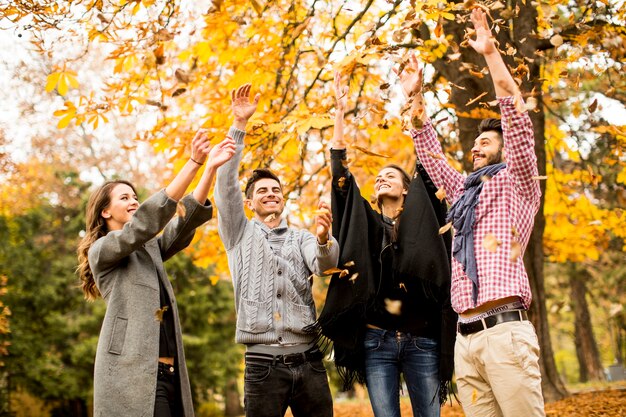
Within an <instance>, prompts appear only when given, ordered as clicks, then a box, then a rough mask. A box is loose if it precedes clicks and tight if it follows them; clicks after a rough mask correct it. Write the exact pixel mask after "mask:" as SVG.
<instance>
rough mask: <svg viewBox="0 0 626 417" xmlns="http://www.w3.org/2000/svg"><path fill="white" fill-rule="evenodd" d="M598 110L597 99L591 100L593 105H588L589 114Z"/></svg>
mask: <svg viewBox="0 0 626 417" xmlns="http://www.w3.org/2000/svg"><path fill="white" fill-rule="evenodd" d="M597 108H598V99H595V100H593V103H591V104H590V105H589V109H588V110H589V113H593V112H594V111H596V109H597Z"/></svg>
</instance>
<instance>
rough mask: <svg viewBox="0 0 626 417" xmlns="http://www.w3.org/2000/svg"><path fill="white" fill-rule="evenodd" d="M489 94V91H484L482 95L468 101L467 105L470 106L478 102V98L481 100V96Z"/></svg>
mask: <svg viewBox="0 0 626 417" xmlns="http://www.w3.org/2000/svg"><path fill="white" fill-rule="evenodd" d="M486 95H487V92H486V91H485V92H484V93H482V94H481V95H479V96H478V97H474V98H473V99H472V100H470V101H468V102H467V103H465V105H466V106H470V105H472V104H474V103H476V102H477V101H478V100H480V99H481V98H483V97H485V96H486Z"/></svg>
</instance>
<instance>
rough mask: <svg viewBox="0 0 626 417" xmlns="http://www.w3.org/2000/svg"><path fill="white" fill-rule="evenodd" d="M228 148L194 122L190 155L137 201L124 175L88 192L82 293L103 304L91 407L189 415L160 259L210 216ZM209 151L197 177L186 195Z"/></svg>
mask: <svg viewBox="0 0 626 417" xmlns="http://www.w3.org/2000/svg"><path fill="white" fill-rule="evenodd" d="M234 152H235V144H234V141H233V140H232V139H230V138H227V139H225V140H224V141H222V142H221V143H220V144H218V145H216V146H215V147H212V148H211V150H210V151H209V140H208V138H207V132H206V131H205V130H200V131H198V133H197V134H196V136H195V137H194V139H193V141H192V150H191V158H190V159H189V161H187V163H186V164H185V165H184V166H183V168H182V169H181V170H180V172H179V173H178V174H177V175H176V177H175V178H174V179H173V180H172V182H171V183H170V184H169V185H168V186H167V187H166V188H165V189H164V190H161V191H159V192H157V193H156V194H154V195H153V196H152V197H150V198H148V199H147V200H146V201H145V202H144V203H142V204H141V205H140V204H139V202H138V201H137V196H136V193H135V189H134V187H133V186H132V185H131V184H130V183H128V182H126V181H110V182H107V183H105V184H104V185H102V186H101V187H99V188H98V189H97V190H96V191H95V192H94V193H93V194H92V195H91V197H90V198H89V202H88V205H87V215H86V223H87V224H86V234H85V237H84V238H83V240H82V241H81V243H80V245H79V248H78V259H79V267H78V270H79V274H80V278H81V285H82V289H83V292H84V293H85V298H86V299H87V300H94V299H96V298H97V297H98V296H101V297H102V298H103V299H104V301H105V303H106V305H107V310H106V314H105V317H104V322H103V324H102V329H101V331H100V338H99V340H98V348H97V351H96V361H95V370H94V416H95V417H116V416H120V417H121V416H123V417H144V416H145V417H151V416H155V417H161V416H167V417H169V416H184V417H190V416H193V415H194V411H193V404H192V400H191V389H190V386H189V377H188V375H187V368H186V364H185V355H184V352H183V343H182V333H181V328H180V323H179V318H178V308H177V305H176V300H175V298H174V293H173V289H172V285H171V284H170V282H169V280H168V278H167V275H166V273H165V268H164V266H163V262H164V261H166V260H167V259H169V258H170V257H172V256H173V255H175V254H176V253H177V252H179V251H181V250H182V249H184V248H185V247H187V246H188V245H189V243H190V242H191V240H192V238H193V235H194V233H195V229H196V227H198V226H200V225H201V224H203V223H205V222H206V221H208V220H209V219H210V218H211V216H212V206H211V203H210V202H209V201H208V200H207V195H208V193H209V189H210V187H211V184H212V182H213V178H214V176H215V172H216V170H217V168H218V167H219V166H221V165H222V164H223V163H225V162H226V161H228V160H229V159H230V158H231V157H232V156H233V154H234ZM207 156H208V162H207V167H206V169H205V170H204V172H203V174H202V177H201V179H200V181H199V182H198V185H197V187H196V188H195V190H194V191H193V193H192V194H191V195H188V196H186V197H184V198H183V195H184V194H185V192H186V190H187V188H188V187H189V185H190V184H191V181H192V180H193V178H194V177H195V175H196V173H197V172H198V170H199V169H200V167H201V166H202V165H204V162H205V161H206V160H207ZM181 199H182V200H181ZM179 200H180V203H179ZM179 204H180V205H181V208H180V209H179V210H178V214H179V215H178V216H176V217H174V214H175V213H176V212H177V206H178V205H179ZM161 231H163V233H162V234H160V235H158V234H159V232H161ZM157 235H158V236H157Z"/></svg>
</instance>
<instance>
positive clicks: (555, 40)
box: [550, 35, 563, 47]
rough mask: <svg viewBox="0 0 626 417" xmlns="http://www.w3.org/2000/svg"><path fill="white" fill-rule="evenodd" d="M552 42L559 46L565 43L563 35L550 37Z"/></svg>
mask: <svg viewBox="0 0 626 417" xmlns="http://www.w3.org/2000/svg"><path fill="white" fill-rule="evenodd" d="M550 43H551V44H552V45H553V46H556V47H559V46H561V45H563V37H562V36H561V35H554V36H553V37H551V38H550Z"/></svg>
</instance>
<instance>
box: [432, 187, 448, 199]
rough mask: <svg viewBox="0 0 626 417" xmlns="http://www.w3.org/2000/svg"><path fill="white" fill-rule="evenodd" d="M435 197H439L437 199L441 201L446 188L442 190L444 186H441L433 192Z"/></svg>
mask: <svg viewBox="0 0 626 417" xmlns="http://www.w3.org/2000/svg"><path fill="white" fill-rule="evenodd" d="M435 197H437V198H438V199H439V201H443V199H444V198H446V190H444V188H443V187H441V188H440V189H438V190H437V192H436V193H435Z"/></svg>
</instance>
